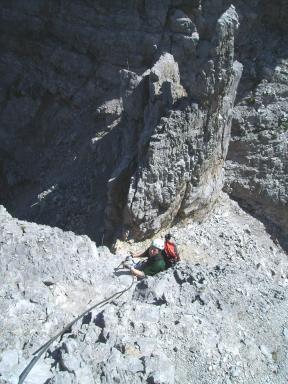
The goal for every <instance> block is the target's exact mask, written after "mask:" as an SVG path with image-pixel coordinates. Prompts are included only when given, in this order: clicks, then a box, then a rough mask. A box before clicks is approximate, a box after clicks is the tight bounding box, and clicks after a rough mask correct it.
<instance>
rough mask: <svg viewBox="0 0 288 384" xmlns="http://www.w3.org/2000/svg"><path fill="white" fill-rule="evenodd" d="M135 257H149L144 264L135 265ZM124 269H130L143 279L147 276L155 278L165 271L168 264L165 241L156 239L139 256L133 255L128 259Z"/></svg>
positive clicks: (133, 273)
mask: <svg viewBox="0 0 288 384" xmlns="http://www.w3.org/2000/svg"><path fill="white" fill-rule="evenodd" d="M133 257H135V258H136V257H137V258H138V257H139V258H142V257H147V260H146V261H145V262H144V263H137V264H134V262H133ZM123 266H124V267H126V268H129V269H130V271H131V273H132V275H134V276H137V277H140V278H143V277H145V276H154V275H156V273H158V272H161V271H164V270H165V269H166V264H165V260H164V241H163V240H161V239H155V240H153V241H152V243H151V245H150V247H149V248H148V249H147V250H146V251H145V252H143V253H141V254H139V255H132V256H130V257H128V258H127V260H126V261H125V263H124V264H123Z"/></svg>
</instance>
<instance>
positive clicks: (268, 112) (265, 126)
mask: <svg viewBox="0 0 288 384" xmlns="http://www.w3.org/2000/svg"><path fill="white" fill-rule="evenodd" d="M235 6H236V8H237V11H238V12H239V15H240V20H241V25H240V29H239V34H238V35H237V38H236V42H235V45H236V48H235V50H236V57H237V59H238V60H240V61H241V62H242V63H243V64H244V71H243V77H242V79H241V81H240V85H239V88H238V90H239V92H238V96H237V103H236V104H237V105H236V108H235V110H234V111H235V112H234V114H233V120H232V139H231V143H230V147H229V152H228V161H227V162H226V166H225V168H226V187H225V188H226V191H228V192H229V193H230V194H231V196H233V198H235V199H237V200H238V201H239V202H241V204H242V206H243V207H245V208H246V209H248V210H249V212H252V213H253V214H254V215H256V216H257V217H260V218H261V219H262V220H264V221H265V223H266V225H267V226H268V227H269V228H270V230H271V231H272V232H273V235H274V236H275V235H277V233H278V238H279V240H280V241H281V242H282V245H283V246H284V247H286V248H287V246H288V245H287V240H286V241H285V238H286V239H287V233H288V203H287V202H288V200H287V199H288V190H287V188H288V179H287V175H288V158H287V153H288V150H287V142H288V131H287V127H288V99H287V96H288V77H287V73H288V72H287V69H288V66H287V64H288V62H287V57H288V50H287V43H286V41H285V36H286V34H287V25H288V24H287V22H288V20H287V14H288V13H287V2H286V1H282V0H279V1H276V2H274V3H273V5H272V4H270V2H267V1H264V2H262V1H253V2H251V3H250V8H249V9H248V8H247V7H246V6H245V5H244V4H243V2H240V1H239V2H236V4H235ZM256 15H257V16H256Z"/></svg>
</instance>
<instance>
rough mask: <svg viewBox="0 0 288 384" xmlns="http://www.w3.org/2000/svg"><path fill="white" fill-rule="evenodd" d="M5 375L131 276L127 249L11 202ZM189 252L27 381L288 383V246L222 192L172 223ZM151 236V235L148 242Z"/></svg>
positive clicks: (1, 244) (6, 233)
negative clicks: (32, 219)
mask: <svg viewBox="0 0 288 384" xmlns="http://www.w3.org/2000/svg"><path fill="white" fill-rule="evenodd" d="M0 219H1V220H0V223H1V224H0V256H1V266H0V277H1V282H2V283H1V288H0V296H1V307H0V308H1V311H0V326H1V330H5V331H4V332H2V334H1V338H0V372H1V376H0V382H1V383H3V384H4V383H5V384H12V383H16V382H17V380H18V377H19V374H20V373H21V372H22V371H23V369H24V368H25V366H26V365H27V364H28V363H29V361H30V360H31V358H32V352H34V351H35V350H37V349H38V348H39V347H40V346H42V345H43V344H44V343H46V342H47V341H48V339H49V338H50V337H52V336H54V335H55V334H56V333H57V332H59V331H60V330H61V329H62V328H63V327H64V325H66V324H68V323H69V322H70V321H71V320H72V319H73V318H75V316H76V315H78V314H80V313H81V312H83V311H84V310H86V309H87V308H89V307H91V306H92V305H93V304H94V303H97V302H99V301H101V300H102V299H103V298H106V297H109V296H110V295H112V294H113V293H116V292H118V291H120V290H122V289H123V288H127V287H128V286H129V284H130V283H131V276H129V274H127V272H126V271H125V270H123V269H119V270H118V271H115V270H114V268H115V267H117V266H118V265H119V263H120V261H121V260H123V258H124V256H125V255H127V251H128V250H129V249H130V250H131V249H134V250H136V249H138V250H140V249H141V245H140V244H134V245H133V246H131V244H130V245H129V244H127V243H126V244H122V248H121V253H120V248H119V250H118V253H117V255H112V254H111V253H110V252H109V251H108V249H107V248H105V247H100V248H98V249H97V248H96V247H95V245H94V244H93V243H92V242H91V241H90V240H89V239H88V238H87V237H84V236H75V235H74V234H73V233H71V232H63V231H61V230H59V229H53V228H49V227H47V226H38V225H36V224H31V223H28V222H24V221H19V220H16V219H13V218H12V217H11V216H10V215H8V214H7V212H5V210H4V209H1V211H0ZM171 233H172V234H173V236H174V239H175V240H176V242H177V244H178V246H179V249H180V253H181V257H182V261H181V262H180V263H179V264H178V265H177V266H176V267H175V268H174V269H169V270H167V271H166V272H163V273H160V274H158V275H157V276H155V277H149V278H147V279H145V280H142V281H139V282H137V283H136V282H135V284H134V285H133V287H132V288H131V289H130V290H129V291H127V292H126V293H125V294H124V295H122V296H121V297H120V298H118V299H116V298H115V299H114V300H113V301H112V302H111V303H110V304H109V305H106V306H102V307H101V308H98V309H95V310H93V311H92V312H90V313H88V314H87V315H86V316H85V317H84V318H83V319H81V320H80V321H79V322H78V323H76V324H75V325H74V326H73V327H72V328H71V329H70V330H68V331H67V332H66V333H65V334H64V335H63V336H62V337H61V338H59V339H58V340H57V341H55V342H54V343H53V344H52V345H51V346H50V347H49V349H48V352H47V353H46V354H44V355H43V356H42V358H41V359H40V360H39V361H38V362H37V364H36V365H35V366H34V367H33V369H32V370H31V372H30V373H29V375H28V376H27V379H26V382H27V383H30V384H34V383H35V384H36V383H37V384H44V383H50V384H52V383H65V384H66V383H67V384H68V383H75V384H76V383H77V384H78V383H79V384H80V383H81V384H83V383H97V384H98V383H99V384H103V383H107V384H108V383H109V384H110V383H112V382H117V381H118V382H120V383H122V382H123V383H127V384H130V383H133V384H134V383H147V382H148V383H153V382H158V383H163V384H164V383H165V384H167V383H170V384H173V383H177V382H180V381H181V382H182V383H183V384H188V383H189V384H197V383H201V382H203V383H204V382H207V383H212V382H214V381H215V380H218V381H219V380H220V381H221V382H223V383H224V382H233V381H235V382H238V381H239V382H241V381H243V382H247V377H249V379H248V380H249V381H248V382H255V383H256V382H257V383H259V382H265V381H267V380H268V381H270V382H271V383H272V382H273V383H282V382H285V380H286V377H287V373H288V371H287V358H286V356H287V348H288V324H287V295H286V292H287V285H288V276H287V256H286V255H285V254H284V253H283V251H282V250H281V248H280V247H278V246H276V245H275V244H274V243H273V242H272V240H271V239H270V236H269V235H268V234H267V233H266V232H265V229H264V226H263V224H261V223H260V222H258V221H257V220H256V219H254V218H252V217H250V216H249V215H247V214H245V213H244V212H243V211H242V210H241V209H240V208H239V206H238V205H237V204H236V203H235V202H231V201H230V200H229V199H228V198H227V196H221V198H220V203H219V204H218V205H216V206H215V207H214V209H213V211H212V213H211V214H210V217H209V218H208V219H207V220H206V221H205V222H203V223H202V224H199V223H195V222H193V221H192V220H190V221H187V223H186V226H185V227H184V226H178V227H174V228H171ZM142 246H143V245H142Z"/></svg>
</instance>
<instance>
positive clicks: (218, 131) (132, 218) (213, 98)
mask: <svg viewBox="0 0 288 384" xmlns="http://www.w3.org/2000/svg"><path fill="white" fill-rule="evenodd" d="M237 25H238V21H237V14H236V12H235V10H234V8H233V7H230V8H229V10H228V11H227V12H226V13H224V14H223V15H222V16H221V17H220V18H219V20H218V21H217V23H216V26H215V36H214V39H212V43H210V44H208V43H207V42H205V43H204V42H203V41H201V38H200V40H199V35H198V33H196V32H195V31H196V26H195V25H194V24H193V23H192V21H191V19H190V18H189V17H188V16H185V15H184V14H183V12H182V13H179V12H178V13H177V12H176V13H174V14H172V16H171V19H170V33H169V38H170V40H171V44H172V49H171V52H173V53H174V55H175V57H173V56H172V55H171V54H168V53H166V54H163V55H161V56H160V58H159V60H158V61H157V63H156V64H155V65H154V66H153V67H152V69H151V70H150V71H146V72H145V73H144V74H143V76H142V78H139V76H138V77H137V75H136V74H132V73H129V75H128V73H127V71H126V72H125V78H126V79H127V78H128V77H129V80H130V81H126V83H127V84H128V89H127V90H126V89H124V95H123V105H124V113H126V116H127V119H128V124H129V125H131V120H132V119H135V114H136V116H137V117H138V116H140V115H141V113H142V111H143V100H144V99H145V97H144V94H145V95H146V106H145V107H144V116H143V128H142V130H141V131H140V135H139V140H138V143H137V147H136V149H137V151H136V153H132V156H133V157H132V156H131V160H130V161H129V156H127V154H126V153H125V157H124V159H123V161H122V162H121V165H120V167H119V168H118V169H117V170H116V172H115V173H114V174H113V175H112V179H111V181H110V188H109V192H110V193H109V208H108V209H107V214H106V217H107V221H108V225H109V222H111V220H112V221H113V220H114V221H113V225H111V229H112V230H114V231H115V227H117V226H115V222H117V221H118V223H119V224H120V227H121V226H122V228H123V229H122V231H123V230H124V234H125V236H127V237H132V238H138V239H139V238H143V237H147V236H149V235H152V234H153V233H156V232H157V231H159V230H160V229H161V228H163V227H165V226H166V227H167V226H169V225H170V224H171V223H172V222H173V221H175V219H179V218H183V217H187V216H188V215H198V216H200V215H201V214H202V215H203V214H204V212H207V210H209V208H211V206H212V205H213V203H214V202H215V200H216V199H217V197H218V195H219V192H220V191H221V189H222V186H223V164H224V160H225V157H226V153H227V150H228V143H229V137H230V123H231V111H232V107H233V103H234V99H235V95H236V88H237V84H238V82H239V79H240V76H241V69H242V68H241V65H240V64H239V63H236V62H235V63H234V61H233V47H234V44H233V39H234V34H235V29H236V28H237ZM177 28H178V29H177ZM175 31H177V33H180V36H181V37H182V39H180V40H179V39H177V50H175V49H173V46H174V45H173V44H174V43H173V42H174V40H173V39H174V37H175V36H174V33H176V32H175ZM191 34H192V37H191V36H190V35H191ZM189 36H190V37H189ZM196 36H197V38H196ZM200 37H201V36H200ZM188 42H189V44H191V47H192V46H193V49H192V48H191V50H188V51H186V50H185V47H186V45H187V44H188ZM207 44H208V46H207ZM203 45H205V49H206V56H205V57H203V56H200V58H197V52H199V51H200V50H201V49H203ZM178 62H179V65H178ZM179 68H180V72H179ZM180 73H181V79H180ZM182 73H183V79H182ZM132 79H133V81H132ZM145 83H146V85H144V84H145ZM139 87H140V89H141V90H142V92H143V93H144V94H143V93H142V95H141V96H140V91H139ZM132 88H134V89H135V91H134V92H135V96H134V92H133V91H132ZM134 101H135V105H134V104H133V102H134ZM139 106H140V108H139ZM141 117H142V116H141ZM135 156H136V157H137V160H136V166H135V165H134V169H133V167H131V170H130V172H131V173H133V174H132V176H131V179H130V180H129V178H127V168H128V165H129V164H131V163H132V162H133V160H134V158H135ZM134 161H135V160H134ZM133 171H134V172H133ZM125 177H126V183H127V181H128V198H127V197H126V194H125V196H124V197H125V200H124V202H123V204H122V205H120V207H119V190H121V188H123V182H125V181H124V180H125ZM126 188H127V187H126ZM121 222H123V224H124V225H121Z"/></svg>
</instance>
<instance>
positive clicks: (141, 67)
mask: <svg viewBox="0 0 288 384" xmlns="http://www.w3.org/2000/svg"><path fill="white" fill-rule="evenodd" d="M107 4H108V3H107ZM237 27H238V16H237V13H236V11H235V9H234V7H233V6H231V7H229V5H227V6H226V5H225V6H224V5H222V4H220V3H219V4H218V5H217V6H213V7H212V6H211V4H209V2H207V3H205V2H204V3H203V4H201V2H200V1H192V2H187V1H174V0H163V1H162V0H161V1H157V2H154V1H145V2H143V1H142V0H135V1H128V2H125V4H119V2H118V1H110V2H109V5H104V4H103V2H100V1H96V2H82V1H79V2H76V3H73V5H71V4H68V3H67V4H66V3H61V4H60V3H59V4H58V3H57V4H54V5H51V4H50V2H46V1H44V2H42V3H41V4H40V3H37V2H32V3H31V2H29V3H25V4H24V3H23V4H22V3H21V4H20V3H19V4H17V7H14V5H13V4H12V3H10V2H4V3H3V4H2V12H1V61H0V71H1V74H2V79H3V81H2V88H1V94H0V99H1V103H0V107H1V110H0V126H1V144H0V145H1V157H0V180H1V184H2V185H3V188H2V189H1V196H0V197H1V200H2V201H3V202H4V204H5V206H7V208H8V209H9V211H10V212H12V213H13V214H14V215H16V216H17V217H19V218H22V219H23V218H25V219H29V220H33V221H36V222H38V223H44V224H49V225H57V226H58V227H61V228H65V229H68V230H69V229H72V230H73V231H75V232H77V233H80V234H84V233H85V234H88V235H89V236H90V237H92V238H93V239H96V240H97V242H98V243H101V242H103V241H106V242H109V241H112V240H113V239H114V238H115V237H117V236H123V235H125V236H130V237H131V236H133V237H136V238H143V237H147V236H149V235H150V234H152V233H155V232H156V231H158V230H159V229H160V228H162V227H164V226H167V225H169V224H170V223H171V222H173V221H175V220H177V219H178V218H179V217H180V218H181V217H185V216H187V215H190V214H195V215H201V214H203V213H204V212H206V211H207V210H208V209H209V208H210V207H211V206H212V205H213V202H214V201H215V199H216V198H217V196H218V195H219V191H220V190H221V188H222V184H223V172H222V168H223V164H224V159H225V156H226V153H227V146H228V141H229V134H230V124H231V110H232V107H233V102H234V98H235V92H236V87H237V83H238V81H239V78H240V75H241V65H240V64H238V63H236V62H234V58H233V57H234V35H235V31H236V29H237Z"/></svg>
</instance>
